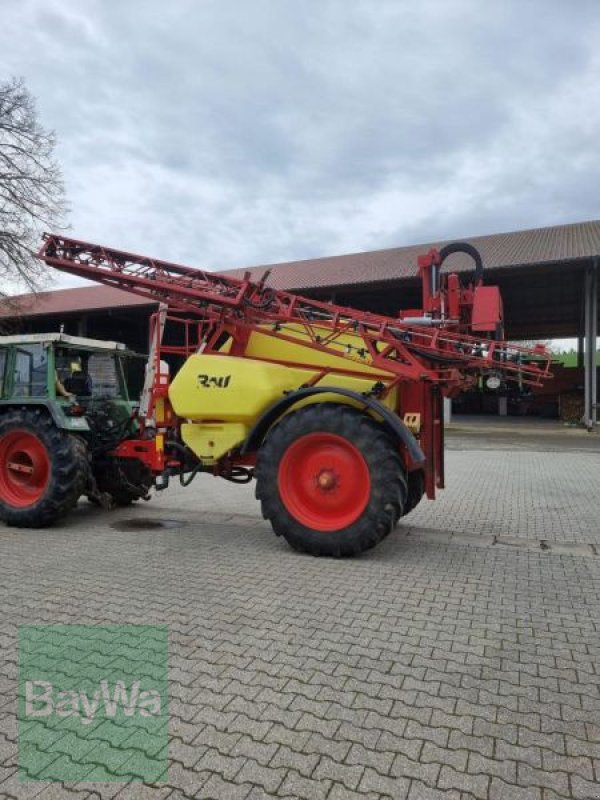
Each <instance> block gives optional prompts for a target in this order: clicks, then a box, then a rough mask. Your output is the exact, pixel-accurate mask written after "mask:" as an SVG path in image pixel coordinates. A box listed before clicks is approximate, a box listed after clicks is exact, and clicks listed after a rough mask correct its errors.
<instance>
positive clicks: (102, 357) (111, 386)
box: [87, 353, 121, 398]
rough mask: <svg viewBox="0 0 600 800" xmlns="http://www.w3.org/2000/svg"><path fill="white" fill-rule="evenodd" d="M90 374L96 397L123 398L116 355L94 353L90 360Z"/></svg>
mask: <svg viewBox="0 0 600 800" xmlns="http://www.w3.org/2000/svg"><path fill="white" fill-rule="evenodd" d="M87 368H88V374H89V376H90V378H91V379H92V387H93V395H94V397H107V398H114V397H120V396H121V386H120V384H119V376H118V374H117V366H116V364H115V358H114V355H112V354H111V353H92V355H91V356H90V357H89V359H88V364H87Z"/></svg>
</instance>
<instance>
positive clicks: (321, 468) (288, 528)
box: [255, 403, 408, 557]
mask: <svg viewBox="0 0 600 800" xmlns="http://www.w3.org/2000/svg"><path fill="white" fill-rule="evenodd" d="M255 476H256V496H257V498H258V499H259V500H260V502H261V507H262V513H263V516H264V517H265V519H268V520H270V522H271V525H272V526H273V530H274V531H275V533H276V534H277V535H278V536H283V537H284V538H285V539H286V540H287V542H288V543H289V544H290V545H291V546H292V547H293V548H294V549H295V550H299V551H301V552H305V553H310V554H311V555H314V556H334V557H342V556H354V555H357V554H359V553H362V552H363V551H365V550H368V549H369V548H371V547H374V546H375V545H376V544H377V543H378V542H380V541H381V540H382V539H384V538H385V537H386V536H387V535H388V533H390V531H391V530H392V529H393V528H394V526H395V524H396V522H397V521H398V519H399V518H400V517H401V516H402V515H403V513H404V507H405V504H406V500H407V495H408V488H407V483H406V477H405V472H404V467H403V464H402V460H401V458H400V455H399V452H398V448H397V447H396V446H395V445H394V443H393V442H392V441H391V440H390V438H389V437H388V436H387V435H386V434H385V433H384V431H383V430H382V428H381V427H380V426H379V425H378V424H377V423H376V422H375V421H374V420H373V419H372V418H371V417H369V416H368V415H367V414H365V413H362V412H360V411H357V410H356V409H354V408H351V407H349V406H344V405H340V404H334V403H319V404H315V405H311V406H307V407H305V408H302V409H300V410H298V411H296V412H293V413H291V414H288V415H286V416H284V417H283V418H282V419H281V420H280V421H279V422H278V424H277V425H276V426H275V427H274V428H273V429H272V430H271V431H270V432H269V434H268V436H267V438H266V440H265V441H264V442H263V444H262V446H261V448H260V450H259V452H258V457H257V463H256V471H255ZM295 487H299V488H295ZM330 492H336V493H338V494H337V495H335V496H334V495H332V494H329V493H330ZM336 504H337V505H336ZM338 523H339V524H338ZM342 523H344V524H342Z"/></svg>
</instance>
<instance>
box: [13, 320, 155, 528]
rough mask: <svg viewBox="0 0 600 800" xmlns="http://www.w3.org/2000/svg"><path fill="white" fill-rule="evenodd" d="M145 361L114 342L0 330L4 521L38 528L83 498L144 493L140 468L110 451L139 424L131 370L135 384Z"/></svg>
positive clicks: (119, 498)
mask: <svg viewBox="0 0 600 800" xmlns="http://www.w3.org/2000/svg"><path fill="white" fill-rule="evenodd" d="M144 362H145V357H143V356H139V355H137V354H136V353H133V352H132V351H130V350H127V348H126V347H125V345H123V344H119V343H118V342H104V341H100V340H97V339H88V338H85V337H81V336H69V335H67V334H64V333H42V334H23V335H14V336H0V519H2V520H3V521H4V522H7V523H8V524H12V525H19V526H21V527H28V526H36V527H37V526H40V525H46V524H50V523H51V522H53V521H54V520H55V519H58V518H59V517H61V516H63V515H64V514H65V513H67V511H68V510H69V509H70V508H72V507H73V505H74V504H75V503H76V502H77V499H78V498H79V497H80V496H81V495H84V496H86V497H88V499H89V500H91V501H92V502H94V503H98V504H101V505H105V506H108V505H128V504H129V503H132V502H135V501H136V500H137V499H139V498H141V497H146V496H147V495H148V489H149V487H150V485H151V483H152V476H151V475H150V474H149V471H148V470H147V469H146V468H145V467H144V465H143V464H141V463H139V462H127V463H123V462H122V459H119V458H118V457H116V456H115V455H114V450H115V448H116V447H117V446H118V445H119V444H120V443H121V442H122V441H123V440H124V439H127V438H129V437H133V436H136V435H137V434H138V431H139V423H138V420H137V408H138V403H137V402H133V401H131V400H130V396H131V395H130V393H129V390H128V386H127V377H128V376H135V374H136V372H137V375H138V384H139V377H140V376H142V377H143V373H144ZM132 367H133V368H132ZM133 391H135V384H134V386H133ZM133 396H135V395H133Z"/></svg>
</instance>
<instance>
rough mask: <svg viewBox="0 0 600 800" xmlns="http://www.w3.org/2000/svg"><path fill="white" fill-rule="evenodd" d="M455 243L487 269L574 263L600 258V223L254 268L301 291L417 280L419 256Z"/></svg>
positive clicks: (457, 264)
mask: <svg viewBox="0 0 600 800" xmlns="http://www.w3.org/2000/svg"><path fill="white" fill-rule="evenodd" d="M450 241H453V242H455V241H464V242H469V243H470V244H472V245H474V246H475V247H476V248H477V249H478V250H479V252H480V253H481V256H482V259H483V264H484V268H485V269H499V268H507V267H510V268H513V267H519V266H525V265H527V264H544V263H546V264H547V263H554V262H557V261H572V260H575V259H580V258H589V257H591V256H595V255H598V254H600V220H591V221H589V222H576V223H573V224H570V225H555V226H552V227H548V228H532V229H530V230H523V231H513V232H511V233H496V234H491V235H488V236H470V237H468V238H465V237H460V236H459V237H456V238H454V239H450V240H445V241H437V242H426V243H424V244H418V245H411V246H410V247H392V248H390V249H388V250H371V251H368V252H365V253H350V254H349V255H343V256H330V257H326V258H312V259H307V260H304V261H291V262H287V263H283V264H267V265H264V266H260V267H253V268H252V269H251V274H252V276H253V277H254V278H257V277H259V276H260V275H262V274H263V273H264V271H265V270H266V269H272V270H273V272H272V274H271V277H270V279H269V284H270V285H271V286H274V287H276V288H277V289H288V290H300V291H301V290H303V289H304V290H306V289H313V288H315V289H316V288H327V287H334V286H344V285H346V284H357V283H359V284H360V283H363V284H364V283H379V282H382V281H390V280H398V279H402V278H414V277H415V276H416V275H417V257H418V256H420V255H422V254H423V253H426V252H427V251H428V250H429V249H431V248H432V247H438V248H440V247H443V245H445V244H448V243H449V242H450ZM450 258H451V259H452V260H450ZM450 258H449V259H448V264H452V268H453V269H456V270H459V271H460V270H461V269H472V268H473V263H472V261H471V260H470V259H469V258H468V257H466V256H464V257H463V256H461V255H454V256H451V257H450ZM243 273H244V269H237V270H229V271H228V273H227V274H230V275H236V276H241V275H243Z"/></svg>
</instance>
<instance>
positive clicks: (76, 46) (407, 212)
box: [0, 0, 600, 268]
mask: <svg viewBox="0 0 600 800" xmlns="http://www.w3.org/2000/svg"><path fill="white" fill-rule="evenodd" d="M596 9H597V5H596V4H595V3H594V2H586V0H579V2H578V4H577V13H573V9H572V7H571V5H570V4H566V3H562V2H559V1H558V0H537V1H536V0H531V1H530V2H517V0H514V1H512V2H505V3H495V4H491V3H488V4H484V5H482V4H481V3H480V2H476V1H475V0H460V1H458V0H457V1H453V0H439V2H433V1H432V0H429V2H420V3H418V4H417V3H414V2H408V1H406V2H400V1H398V0H394V1H393V2H392V1H391V0H389V1H388V0H382V1H381V2H378V3H372V2H367V0H357V2H353V3H347V2H343V0H324V2H318V3H317V2H315V3H291V2H281V0H254V2H253V3H243V2H241V0H240V1H239V2H234V0H220V1H219V2H217V0H203V2H192V0H171V2H169V3H167V4H165V3H162V2H159V0H149V1H148V2H145V3H144V4H142V5H140V4H138V3H103V2H99V0H91V1H90V2H86V3H85V4H82V3H80V2H78V1H77V0H54V2H52V1H51V0H20V1H19V2H16V0H12V2H9V3H8V4H7V5H5V6H4V8H3V26H2V30H0V47H1V48H2V52H3V55H4V71H5V72H6V74H22V75H24V76H25V77H26V79H27V81H28V83H29V86H30V88H31V89H32V91H33V92H34V93H35V94H36V95H37V97H38V99H39V108H40V113H41V116H42V119H43V121H44V122H45V124H47V125H49V126H51V127H54V128H55V129H56V131H57V135H58V138H59V142H60V146H59V150H58V155H59V158H60V160H61V163H62V164H63V168H64V172H65V178H66V183H67V189H68V192H69V197H70V201H71V205H72V209H73V211H72V216H71V225H72V231H73V235H74V236H77V237H80V238H88V239H90V240H92V241H100V242H106V243H109V244H113V245H115V246H122V247H123V248H127V249H131V250H138V251H141V252H145V253H148V254H152V255H157V256H162V257H165V258H170V259H174V260H178V261H182V262H184V263H192V264H197V265H199V266H200V265H202V266H209V267H214V268H218V267H223V268H226V267H231V266H238V265H246V264H248V265H250V264H255V263H268V262H276V261H282V260H287V259H296V258H304V257H311V256H317V255H326V254H335V253H341V252H348V251H356V250H366V249H374V248H379V247H389V246H393V245H395V244H396V245H400V244H410V243H413V242H417V241H427V240H434V239H441V238H451V237H453V236H456V237H464V236H467V235H471V234H477V233H486V232H493V231H497V230H510V229H513V228H526V227H534V226H536V225H544V224H552V223H561V222H567V221H573V220H577V219H586V218H594V217H597V216H598V203H597V199H596V194H597V189H596V184H597V175H598V171H599V166H600V163H599V157H598V155H597V145H596V142H595V139H596V136H597V131H598V127H599V123H600V118H599V117H600V111H599V109H600V103H599V102H598V100H599V98H598V87H599V86H600V75H599V62H598V58H597V56H596V52H595V51H596V47H595V42H596V40H597V39H598V34H599V32H600V31H599V28H600V24H599V18H598V15H597V13H596Z"/></svg>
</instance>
